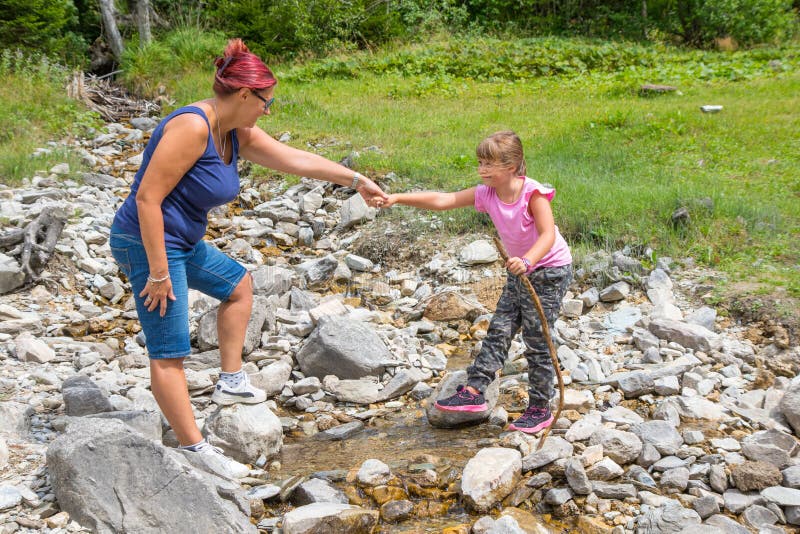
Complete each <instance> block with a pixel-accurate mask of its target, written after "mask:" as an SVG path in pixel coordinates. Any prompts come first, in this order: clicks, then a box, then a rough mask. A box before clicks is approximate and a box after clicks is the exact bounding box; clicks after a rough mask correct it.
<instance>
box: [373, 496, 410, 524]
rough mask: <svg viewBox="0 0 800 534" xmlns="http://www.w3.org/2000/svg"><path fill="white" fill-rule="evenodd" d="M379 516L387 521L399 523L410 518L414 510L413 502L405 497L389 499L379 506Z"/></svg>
mask: <svg viewBox="0 0 800 534" xmlns="http://www.w3.org/2000/svg"><path fill="white" fill-rule="evenodd" d="M380 511H381V518H382V519H383V520H384V521H387V522H389V523H399V522H401V521H405V520H406V519H408V518H410V517H411V515H412V513H413V512H414V503H413V502H411V501H408V500H405V499H402V500H399V501H389V502H387V503H384V504H383V506H381V510H380Z"/></svg>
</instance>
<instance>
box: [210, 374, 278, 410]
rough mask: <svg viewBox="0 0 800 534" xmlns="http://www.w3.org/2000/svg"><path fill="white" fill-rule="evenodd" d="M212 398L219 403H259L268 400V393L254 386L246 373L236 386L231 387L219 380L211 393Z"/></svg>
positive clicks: (225, 404)
mask: <svg viewBox="0 0 800 534" xmlns="http://www.w3.org/2000/svg"><path fill="white" fill-rule="evenodd" d="M211 400H212V401H213V402H216V403H217V404H221V405H223V406H228V405H229V404H236V403H237V402H238V403H244V404H258V403H259V402H264V401H265V400H267V394H266V392H264V391H263V390H261V389H258V388H256V387H253V386H252V385H251V384H250V377H248V376H247V373H244V378H243V379H242V381H241V382H239V385H238V386H237V387H235V388H232V387H230V386H229V385H228V384H226V383H225V382H223V381H222V380H218V381H217V385H216V386H214V393H213V394H212V395H211Z"/></svg>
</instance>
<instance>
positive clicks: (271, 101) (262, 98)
mask: <svg viewBox="0 0 800 534" xmlns="http://www.w3.org/2000/svg"><path fill="white" fill-rule="evenodd" d="M250 92H251V93H253V94H254V95H255V96H256V98H258V99H259V100H261V101H262V102H263V103H264V112H265V113H266V112H267V110H269V107H270V106H271V105H272V103H273V102H275V97H274V96H273V97H272V98H270V99H269V100H267V99H266V98H264V97H263V96H261V95H260V94H258V93H256V92H255V91H254V90H252V89H251V90H250Z"/></svg>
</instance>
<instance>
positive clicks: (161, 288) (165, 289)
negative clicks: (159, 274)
mask: <svg viewBox="0 0 800 534" xmlns="http://www.w3.org/2000/svg"><path fill="white" fill-rule="evenodd" d="M139 296H140V297H144V306H145V308H147V311H149V312H152V311H153V310H155V309H156V308H160V309H159V312H158V314H159V315H160V316H161V317H164V315H165V314H166V313H167V299H169V300H175V294H174V293H173V292H172V280H170V279H169V278H167V279H166V280H163V281H161V282H151V281H149V280H148V281H147V284H145V286H144V289H143V290H142V292H141V293H139Z"/></svg>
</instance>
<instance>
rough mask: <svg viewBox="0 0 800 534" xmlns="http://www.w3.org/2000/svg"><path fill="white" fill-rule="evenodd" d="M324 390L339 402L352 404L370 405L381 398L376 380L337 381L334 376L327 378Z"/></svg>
mask: <svg viewBox="0 0 800 534" xmlns="http://www.w3.org/2000/svg"><path fill="white" fill-rule="evenodd" d="M324 384H325V389H326V390H327V391H330V392H331V393H332V394H333V395H334V396H335V397H336V400H338V401H339V402H352V403H354V404H372V403H373V402H378V399H380V397H381V389H380V384H379V383H378V382H377V379H376V380H368V379H363V380H339V379H338V378H336V377H335V376H330V375H329V376H327V377H326V378H325V381H324Z"/></svg>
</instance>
